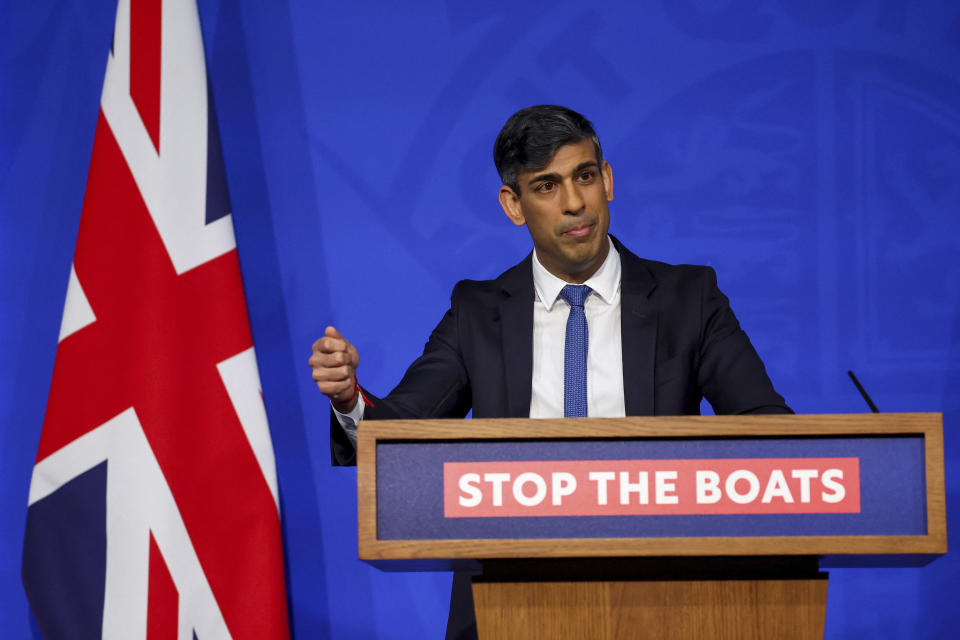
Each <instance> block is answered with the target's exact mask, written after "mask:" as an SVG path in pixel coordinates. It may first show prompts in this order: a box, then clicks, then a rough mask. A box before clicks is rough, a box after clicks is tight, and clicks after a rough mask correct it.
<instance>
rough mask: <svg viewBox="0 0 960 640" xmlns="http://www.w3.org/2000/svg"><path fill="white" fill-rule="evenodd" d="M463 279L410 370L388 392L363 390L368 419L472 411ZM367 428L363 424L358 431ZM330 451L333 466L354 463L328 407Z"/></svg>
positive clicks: (353, 455) (458, 415) (455, 414)
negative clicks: (465, 352)
mask: <svg viewBox="0 0 960 640" xmlns="http://www.w3.org/2000/svg"><path fill="white" fill-rule="evenodd" d="M462 284H463V283H458V284H457V286H456V287H454V289H453V294H452V295H451V300H450V309H449V310H448V311H447V312H446V313H445V314H444V316H443V318H442V319H441V320H440V324H438V325H437V327H436V328H435V329H434V330H433V333H431V334H430V339H429V340H428V341H427V344H426V345H425V346H424V348H423V354H422V355H421V356H420V357H419V358H417V359H416V360H415V361H414V362H413V364H411V365H410V367H409V368H408V369H407V371H406V373H405V374H404V375H403V378H402V379H401V380H400V383H399V384H398V385H397V386H396V387H395V388H394V389H393V391H391V392H390V393H389V394H388V395H387V396H385V397H383V398H378V397H376V396H374V395H373V394H371V393H369V392H368V391H367V389H366V388H364V389H363V393H364V396H365V398H367V400H368V404H367V406H366V408H365V409H364V412H363V419H364V420H412V419H428V418H463V417H464V416H466V415H467V413H468V412H469V411H470V407H471V401H472V396H471V391H470V380H469V376H468V375H467V371H466V367H465V366H464V363H463V355H462V353H461V342H460V318H459V309H460V305H459V304H458V299H459V298H460V295H459V292H460V291H461V290H462V287H461V285H462ZM360 429H363V423H362V422H361V424H359V425H358V430H360ZM330 453H331V457H332V461H333V464H334V465H354V464H356V463H357V452H356V448H355V447H354V444H353V442H351V441H350V439H349V438H348V437H347V434H346V433H345V432H344V430H343V428H342V427H341V426H340V423H339V422H338V421H337V418H336V415H334V413H333V410H332V409H331V411H330Z"/></svg>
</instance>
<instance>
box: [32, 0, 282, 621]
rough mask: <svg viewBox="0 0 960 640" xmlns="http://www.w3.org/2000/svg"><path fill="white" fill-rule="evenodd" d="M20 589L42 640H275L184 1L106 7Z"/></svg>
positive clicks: (199, 85) (214, 149)
mask: <svg viewBox="0 0 960 640" xmlns="http://www.w3.org/2000/svg"><path fill="white" fill-rule="evenodd" d="M23 581H24V586H25V588H26V591H27V595H28V598H29V600H30V604H31V607H32V609H33V612H34V615H35V616H36V618H37V621H38V623H39V626H40V629H41V631H42V632H43V634H44V636H45V637H46V638H97V637H102V638H149V639H151V640H153V639H154V638H161V637H164V638H178V639H181V640H184V639H190V638H198V639H199V640H207V639H210V638H256V639H257V640H262V639H276V638H287V637H288V636H289V632H288V621H287V609H286V596H285V592H284V576H283V551H282V543H281V536H280V516H279V507H278V496H277V479H276V471H275V467H274V459H273V448H272V444H271V441H270V434H269V430H268V426H267V416H266V411H265V408H264V403H263V395H262V392H261V387H260V378H259V374H258V373H257V362H256V356H255V355H254V350H253V340H252V336H251V333H250V325H249V320H248V318H247V310H246V301H245V299H244V294H243V287H242V282H241V279H240V268H239V262H238V260H237V251H236V242H235V240H234V234H233V222H232V219H231V216H230V211H229V200H228V198H227V191H226V182H225V180H224V174H223V165H222V159H221V157H220V142H219V137H218V133H217V125H216V119H215V117H214V115H213V105H212V101H211V99H210V96H209V94H208V84H207V76H206V70H205V64H204V53H203V43H202V41H201V34H200V23H199V19H198V15H197V8H196V5H195V4H194V0H133V1H132V2H131V1H130V0H121V1H120V2H119V6H118V8H117V20H116V27H115V29H114V36H113V44H112V46H111V51H110V56H109V59H108V62H107V71H106V77H105V80H104V86H103V95H102V98H101V103H100V115H99V119H98V122H97V127H96V133H95V138H94V145H93V154H92V158H91V161H90V171H89V175H88V178H87V188H86V194H85V196H84V202H83V209H82V213H81V219H80V229H79V233H78V238H77V245H76V250H75V253H74V257H73V266H72V269H71V272H70V278H69V284H68V287H67V296H66V303H65V308H64V312H63V320H62V326H61V329H60V339H59V345H58V347H57V356H56V362H55V365H54V372H53V380H52V383H51V387H50V396H49V399H48V402H47V409H46V415H45V417H44V423H43V431H42V433H41V437H40V445H39V451H38V453H37V460H36V463H35V466H34V470H33V478H32V482H31V485H30V496H29V509H28V513H27V529H26V535H25V543H24V555H23Z"/></svg>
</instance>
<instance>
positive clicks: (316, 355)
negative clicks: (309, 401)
mask: <svg viewBox="0 0 960 640" xmlns="http://www.w3.org/2000/svg"><path fill="white" fill-rule="evenodd" d="M358 364H360V356H359V354H357V349H356V347H354V346H353V345H352V344H350V343H349V342H347V340H346V339H345V338H344V337H343V336H342V335H340V332H339V331H337V330H336V329H334V328H333V327H327V328H326V330H325V331H324V332H323V337H322V338H320V339H319V340H317V341H316V342H314V343H313V355H312V356H310V368H311V369H313V379H314V380H315V381H316V382H317V388H318V389H320V391H321V392H322V393H323V394H324V395H326V396H327V397H328V398H330V401H331V402H332V403H333V407H334V408H335V409H336V410H337V411H339V412H340V413H350V411H352V410H353V408H354V407H355V406H357V391H356V390H357V365H358Z"/></svg>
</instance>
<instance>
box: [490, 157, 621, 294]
mask: <svg viewBox="0 0 960 640" xmlns="http://www.w3.org/2000/svg"><path fill="white" fill-rule="evenodd" d="M517 183H518V184H519V186H520V195H519V196H518V195H517V194H516V193H514V191H513V189H511V188H510V187H507V186H504V187H501V189H500V205H501V206H502V207H503V211H504V213H506V214H507V217H508V218H510V220H511V221H512V222H513V223H514V224H516V225H518V226H522V225H526V226H527V229H528V230H529V231H530V237H531V238H533V247H534V249H535V250H536V252H537V258H538V259H539V260H540V262H541V264H543V266H544V267H546V269H547V271H549V272H550V273H552V274H553V275H555V276H557V277H558V278H561V279H562V280H565V281H567V282H574V283H582V282H584V281H586V280H587V278H589V277H590V276H592V275H593V274H594V272H595V271H596V270H597V269H598V268H599V267H600V265H601V264H603V261H604V260H605V259H606V257H607V251H608V250H609V243H608V242H607V230H608V229H609V227H610V209H609V207H608V205H607V203H609V202H611V201H613V171H612V170H611V169H610V165H609V164H607V163H606V162H604V163H603V164H602V165H598V164H597V156H596V153H595V151H594V148H593V142H592V141H591V140H589V139H587V140H581V141H580V142H576V143H573V144H568V145H564V146H562V147H560V148H559V149H557V152H556V153H555V154H554V155H553V158H551V160H550V164H548V165H547V166H546V167H544V168H543V169H541V170H539V171H529V172H526V173H521V174H520V175H519V177H518V178H517Z"/></svg>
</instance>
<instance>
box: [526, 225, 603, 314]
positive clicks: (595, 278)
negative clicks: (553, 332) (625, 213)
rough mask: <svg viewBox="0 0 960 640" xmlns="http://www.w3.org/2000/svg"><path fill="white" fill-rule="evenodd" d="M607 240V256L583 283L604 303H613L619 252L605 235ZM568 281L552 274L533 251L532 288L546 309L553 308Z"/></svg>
mask: <svg viewBox="0 0 960 640" xmlns="http://www.w3.org/2000/svg"><path fill="white" fill-rule="evenodd" d="M607 242H608V243H609V244H610V250H609V251H607V257H606V259H605V260H604V261H603V264H601V265H600V268H599V269H597V271H596V273H594V274H593V275H592V276H590V278H589V279H588V280H587V281H586V282H584V283H583V284H585V285H587V286H588V287H590V288H591V289H592V290H593V292H594V293H596V294H597V296H598V297H599V298H600V300H601V301H603V303H604V304H613V302H614V297H615V296H616V295H617V292H618V291H619V290H620V254H619V253H617V248H616V247H614V246H613V243H612V242H610V237H609V236H607ZM567 284H570V283H569V282H564V281H563V280H561V279H560V278H558V277H557V276H555V275H553V274H552V273H550V272H549V271H547V268H546V267H544V266H543V265H542V264H540V260H538V259H537V252H536V250H534V252H533V288H534V289H535V290H536V293H537V299H538V300H539V301H540V302H541V303H542V304H543V306H544V307H546V309H547V311H550V310H551V309H552V308H553V303H554V302H556V301H557V298H559V297H560V290H561V289H563V287H564V286H565V285H567Z"/></svg>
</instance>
